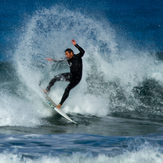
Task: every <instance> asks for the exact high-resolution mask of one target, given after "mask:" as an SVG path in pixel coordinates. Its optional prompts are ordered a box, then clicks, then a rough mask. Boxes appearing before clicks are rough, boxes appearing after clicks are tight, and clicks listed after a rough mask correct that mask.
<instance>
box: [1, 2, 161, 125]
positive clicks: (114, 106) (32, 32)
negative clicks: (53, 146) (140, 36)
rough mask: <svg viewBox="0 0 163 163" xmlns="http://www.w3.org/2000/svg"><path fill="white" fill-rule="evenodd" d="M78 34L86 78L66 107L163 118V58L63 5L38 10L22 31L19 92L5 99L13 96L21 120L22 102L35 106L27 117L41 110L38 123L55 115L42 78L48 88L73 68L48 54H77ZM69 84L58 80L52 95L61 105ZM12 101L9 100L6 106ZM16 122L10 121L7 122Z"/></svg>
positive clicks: (17, 69) (17, 53) (16, 62)
mask: <svg viewBox="0 0 163 163" xmlns="http://www.w3.org/2000/svg"><path fill="white" fill-rule="evenodd" d="M79 18H80V19H79ZM72 38H73V39H76V41H77V43H78V44H79V45H80V46H81V47H83V48H84V50H85V51H86V53H85V56H84V57H83V64H84V70H83V78H82V81H81V83H80V84H79V85H78V86H77V87H76V88H74V89H73V90H72V91H71V93H70V96H69V98H68V99H67V100H66V102H65V103H64V105H63V108H64V111H65V112H66V113H69V112H73V113H80V114H87V115H96V116H104V115H112V116H122V117H131V118H149V119H157V118H159V119H160V120H161V119H162V117H163V115H162V99H163V98H162V91H161V90H162V83H163V75H162V74H163V72H162V69H163V66H162V61H161V60H159V59H158V58H157V57H156V56H155V55H151V53H149V52H148V51H146V50H144V51H142V50H141V51H140V50H139V49H138V48H135V46H134V45H131V44H130V42H128V41H127V40H126V41H124V39H123V42H121V41H120V40H119V37H118V35H117V34H116V31H115V30H114V29H113V28H111V27H110V24H109V22H107V21H105V20H104V19H103V20H101V21H97V20H95V18H92V17H89V15H87V16H86V15H85V14H84V13H82V12H80V11H79V10H78V11H72V10H69V9H67V8H65V7H63V6H57V5H56V6H53V7H51V8H50V9H42V10H38V11H36V12H35V13H34V14H33V16H31V17H30V18H28V19H27V20H26V26H25V28H24V29H22V31H21V32H20V37H19V41H18V44H17V46H16V49H15V51H14V54H13V64H14V67H13V68H14V70H15V71H14V74H15V76H16V78H15V81H16V82H17V81H19V82H18V83H17V84H15V82H14V83H13V84H12V86H13V88H14V86H15V88H14V89H13V90H15V91H14V93H13V92H7V93H6V94H5V98H7V99H9V100H11V102H10V103H11V104H10V105H11V106H10V105H9V106H8V107H7V108H10V109H13V107H14V109H15V119H16V112H17V109H18V108H19V106H18V104H19V103H21V102H20V101H22V103H25V109H26V110H30V111H29V112H27V113H26V115H27V117H30V115H31V114H30V112H36V113H37V114H38V116H36V114H34V115H35V116H36V117H35V120H36V121H38V122H37V123H36V124H40V123H42V122H40V118H42V117H46V116H50V115H51V111H49V110H44V108H45V107H46V103H45V102H44V95H43V94H42V91H41V89H40V88H39V86H38V85H39V82H40V80H41V81H42V87H44V88H45V87H46V86H47V84H48V82H49V81H50V80H51V78H52V77H53V76H54V75H56V74H59V73H61V72H67V71H69V68H68V67H67V65H66V64H64V65H56V64H55V63H51V62H48V61H46V60H45V58H47V57H50V58H55V59H60V58H63V57H64V50H65V49H66V48H68V47H70V48H72V49H73V50H74V52H75V53H77V52H78V51H77V50H76V48H74V47H73V46H72V44H71V39H72ZM4 79H5V80H6V78H4ZM9 85H10V84H9ZM65 87H66V83H59V82H58V83H56V84H55V86H53V88H52V90H51V92H50V94H49V96H51V98H53V99H54V101H55V102H56V103H58V102H59V101H60V99H61V96H62V94H63V92H64V88H65ZM2 93H3V91H1V94H2ZM15 94H16V96H15ZM13 96H15V97H13ZM10 97H11V99H10ZM1 98H3V96H2V97H1ZM13 103H15V106H12V105H13ZM6 105H7V104H6V103H5V102H4V104H1V106H0V107H1V108H3V107H4V106H6ZM47 107H48V106H47ZM43 110H44V111H43ZM4 114H5V113H4ZM6 117H8V116H7V113H6ZM9 117H10V116H9ZM1 118H2V117H1ZM33 118H34V117H33ZM2 119H3V118H2ZM9 119H10V118H9ZM2 121H3V122H4V119H3V120H2ZM11 123H12V122H11ZM11 123H10V122H9V123H7V122H6V125H7V124H8V125H11ZM15 125H19V122H17V123H16V124H15Z"/></svg>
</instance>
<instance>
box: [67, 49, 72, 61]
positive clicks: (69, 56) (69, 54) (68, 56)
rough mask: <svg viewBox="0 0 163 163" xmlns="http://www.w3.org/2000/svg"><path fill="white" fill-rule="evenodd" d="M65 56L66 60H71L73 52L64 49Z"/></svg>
mask: <svg viewBox="0 0 163 163" xmlns="http://www.w3.org/2000/svg"><path fill="white" fill-rule="evenodd" d="M65 55H66V57H67V58H68V59H71V58H72V57H73V56H74V52H73V50H72V49H66V50H65Z"/></svg>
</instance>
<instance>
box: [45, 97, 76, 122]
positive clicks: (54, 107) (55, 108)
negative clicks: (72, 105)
mask: <svg viewBox="0 0 163 163" xmlns="http://www.w3.org/2000/svg"><path fill="white" fill-rule="evenodd" d="M46 101H47V103H48V104H49V105H50V106H51V107H52V108H53V109H54V110H55V111H56V112H57V113H59V114H60V115H62V116H63V117H64V118H66V119H67V120H69V121H70V122H72V123H75V124H77V122H75V121H73V120H72V119H71V118H70V117H69V116H68V115H67V114H66V113H64V112H63V111H62V110H61V109H58V108H57V107H56V104H55V102H54V101H53V100H52V99H51V98H50V97H49V96H48V95H47V94H46Z"/></svg>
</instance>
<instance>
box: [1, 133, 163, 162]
mask: <svg viewBox="0 0 163 163" xmlns="http://www.w3.org/2000/svg"><path fill="white" fill-rule="evenodd" d="M70 135H71V136H72V137H73V138H72V137H71V138H70V137H69V136H70ZM67 136H68V137H69V138H70V140H69V141H68V144H67V148H66V150H65V144H63V142H64V141H65V142H67ZM82 136H84V138H83V137H82ZM86 136H88V137H86ZM160 136H161V135H160ZM74 137H75V139H74ZM81 137H82V138H83V139H80V138H81ZM161 137H162V136H161ZM20 138H21V139H20ZM41 138H44V139H41ZM3 139H4V140H3V141H5V143H6V144H8V147H7V150H6V147H5V150H4V151H2V153H0V161H1V162H16V163H24V162H26V163H28V162H30V163H32V162H35V163H37V162H44V163H46V162H48V163H51V162H54V163H55V162H64V163H67V162H72V163H73V162H74V163H75V162H86V163H87V162H88V163H89V162H95V163H96V162H97V163H99V162H114V163H116V162H117V163H118V162H122V163H123V162H133V163H138V162H142V163H146V162H156V163H157V162H162V160H163V154H162V146H161V142H162V141H160V140H162V139H161V138H160V137H159V138H157V140H156V139H155V137H152V136H150V137H149V140H150V141H147V140H146V138H145V139H144V138H143V137H133V138H126V137H108V136H107V137H104V136H95V135H82V134H80V135H76V134H75V135H73V134H68V135H64V136H63V135H59V136H54V135H53V136H52V135H49V136H47V135H40V136H38V135H26V136H11V135H9V136H8V137H6V136H4V137H3ZM56 139H57V143H56ZM24 140H25V141H24ZM27 140H28V141H27ZM26 141H27V142H26ZM156 141H157V142H158V143H159V144H157V143H156ZM22 142H26V143H22ZM74 145H75V146H74ZM22 146H23V148H22ZM79 146H80V148H78V147H79ZM92 146H93V148H92ZM45 147H46V148H45ZM2 148H3V146H2V147H1V149H2ZM13 148H14V149H13ZM38 148H39V150H38Z"/></svg>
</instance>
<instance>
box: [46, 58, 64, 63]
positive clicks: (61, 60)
mask: <svg viewBox="0 0 163 163" xmlns="http://www.w3.org/2000/svg"><path fill="white" fill-rule="evenodd" d="M46 60H48V61H50V62H65V61H67V59H60V60H55V59H51V58H46Z"/></svg>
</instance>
